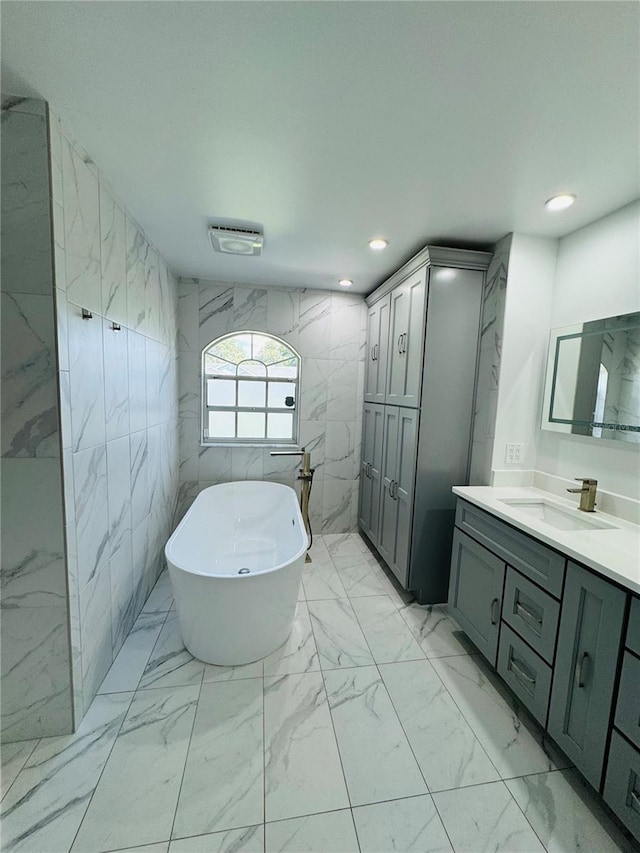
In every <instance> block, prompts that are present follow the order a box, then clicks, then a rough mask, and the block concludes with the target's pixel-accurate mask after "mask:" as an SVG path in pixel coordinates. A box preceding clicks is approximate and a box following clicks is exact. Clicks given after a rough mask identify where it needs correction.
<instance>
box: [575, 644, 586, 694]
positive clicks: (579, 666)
mask: <svg viewBox="0 0 640 853" xmlns="http://www.w3.org/2000/svg"><path fill="white" fill-rule="evenodd" d="M588 659H589V652H582V654H581V655H580V656H579V658H578V660H577V662H576V672H575V682H576V687H584V685H585V679H584V665H585V661H587V660H588Z"/></svg>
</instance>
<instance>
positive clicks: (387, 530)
mask: <svg viewBox="0 0 640 853" xmlns="http://www.w3.org/2000/svg"><path fill="white" fill-rule="evenodd" d="M399 415H400V409H398V408H396V407H395V406H385V407H384V434H383V449H382V477H381V480H382V485H381V487H380V523H379V526H378V551H380V553H381V554H382V556H383V557H384V559H385V560H386V562H387V563H388V565H389V566H391V565H392V564H393V559H394V552H395V543H396V533H397V529H398V503H397V501H396V500H394V497H393V492H394V488H395V486H394V484H395V482H396V480H397V464H398V421H399Z"/></svg>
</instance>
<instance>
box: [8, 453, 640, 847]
mask: <svg viewBox="0 0 640 853" xmlns="http://www.w3.org/2000/svg"><path fill="white" fill-rule="evenodd" d="M5 461H6V460H5ZM9 461H10V462H15V461H16V460H9ZM154 524H155V522H152V521H149V519H146V520H145V527H146V528H150V527H152V526H153V525H154ZM154 536H155V534H154V533H153V532H152V533H148V530H147V532H145V534H144V541H145V542H150V541H151V540H152V539H153V538H154ZM360 541H361V540H359V539H358V538H357V537H354V538H353V539H352V538H350V537H348V536H340V537H337V536H334V537H329V538H328V540H327V542H325V540H324V537H322V536H317V537H316V538H315V541H314V544H313V547H312V556H313V559H314V561H317V564H318V565H320V566H327V565H331V564H332V563H333V564H334V565H336V563H334V562H333V558H332V557H331V556H330V551H329V548H328V547H327V545H329V547H330V548H332V549H333V550H334V551H335V550H341V551H344V550H347V551H351V550H353V551H354V552H355V551H356V549H357V548H358V546H359V543H360ZM147 550H150V546H149V547H148V548H147ZM361 559H362V558H361ZM145 560H147V557H146V556H145ZM335 560H336V561H337V562H343V564H344V565H346V566H347V567H348V566H353V565H357V562H354V561H357V560H358V556H357V553H354V554H353V556H352V557H349V556H343V557H336V558H335ZM313 565H314V564H313V563H312V564H311V566H313ZM342 571H344V568H343V569H341V570H339V573H340V572H342ZM384 583H385V584H389V585H390V583H391V582H390V581H388V579H387V578H386V577H385V578H384ZM388 588H389V589H390V588H391V587H390V586H389V587H388ZM169 589H170V584H169V583H168V576H167V574H166V572H165V573H164V574H162V575H161V576H160V578H159V580H158V582H157V584H156V585H155V588H154V591H153V593H152V598H150V602H151V606H152V607H158V606H162V607H166V606H167V604H168V597H167V593H168V591H169ZM380 597H384V596H377V597H374V599H373V600H374V601H375V598H380ZM359 600H360V601H366V600H367V597H366V596H365V597H359ZM389 601H390V602H391V606H394V607H395V606H396V605H395V602H393V600H392V598H391V597H389ZM324 604H328V605H335V604H336V600H328V601H324V602H323V601H315V602H314V601H312V602H310V603H309V606H310V607H311V608H313V607H317V606H321V605H324ZM306 609H307V604H306V602H305V601H304V600H302V601H300V603H299V609H298V615H297V618H296V624H297V625H298V632H297V633H296V631H295V629H294V632H293V633H292V636H291V638H290V640H289V641H288V642H287V643H285V644H284V646H283V647H282V649H281V650H279V652H280V657H278V654H277V653H276V655H274V656H272V657H271V658H270V659H266V660H265V661H257V662H255V663H253V664H248V665H246V666H242V667H215V666H210V665H204V664H200V663H199V662H196V661H193V660H192V659H191V658H190V656H189V655H188V653H186V651H185V650H184V648H183V647H182V644H181V641H180V639H179V634H178V633H176V631H175V630H173V629H170V628H168V629H167V630H166V631H164V632H163V637H161V638H159V634H160V631H161V626H162V624H163V623H164V622H165V621H166V620H167V619H168V618H169V619H170V618H171V617H172V615H173V617H174V618H175V611H170V612H169V613H167V612H166V611H161V612H157V611H151V612H144V613H142V614H141V615H140V616H139V618H138V620H137V622H136V624H135V626H134V629H133V631H132V632H131V634H130V635H129V637H128V638H127V640H126V641H125V643H124V645H123V647H122V649H121V651H120V654H119V655H118V657H117V658H116V661H115V662H114V664H113V666H112V668H111V670H110V672H109V673H108V675H107V678H106V679H105V681H104V682H103V685H102V688H101V690H102V691H103V693H101V694H100V695H99V696H98V697H97V698H96V700H95V702H94V703H93V705H92V706H91V708H90V711H89V714H88V716H87V718H86V719H85V721H84V722H83V724H82V726H81V729H80V731H79V732H78V733H77V734H76V735H73V736H65V737H60V738H46V739H44V740H42V741H40V742H39V744H38V745H37V746H36V743H35V742H33V741H30V742H28V743H26V744H25V745H24V748H21V747H20V746H19V745H11V747H12V748H11V749H10V751H7V748H6V746H4V747H3V755H2V758H3V764H4V765H5V771H4V772H5V773H6V775H5V777H4V778H5V785H9V783H10V781H11V780H13V784H12V785H11V787H10V788H9V791H8V793H7V794H6V796H5V799H4V803H3V806H2V807H3V809H4V810H5V811H6V813H7V814H8V818H7V820H8V823H7V824H6V825H7V826H9V828H10V831H11V833H12V834H11V835H10V836H9V837H8V838H7V842H6V849H7V853H8V851H9V850H10V849H11V850H13V849H14V848H15V849H17V850H25V853H32V851H34V850H47V853H49V851H53V850H55V851H56V853H58V851H60V853H68V851H69V848H70V847H71V846H72V847H73V850H74V853H79V851H85V853H90V852H91V853H97V851H103V853H106V851H115V850H117V851H120V853H133V851H134V850H135V851H141V853H168V851H169V852H170V851H173V853H176V851H177V853H199V851H202V853H204V851H207V853H209V852H210V851H218V853H250V851H252V852H253V851H254V853H258V851H264V850H265V849H266V850H268V851H276V850H282V851H285V850H286V851H291V853H299V851H304V850H310V851H316V853H338V851H339V853H343V851H350V850H353V851H357V850H358V849H359V850H360V851H365V853H366V851H369V853H372V851H376V853H389V851H416V853H424V852H425V851H426V853H440V851H441V853H451V850H452V849H453V850H455V851H456V853H457V851H458V850H462V851H464V850H468V851H470V853H476V851H478V850H487V851H518V850H524V851H536V850H539V851H541V850H542V846H541V845H540V842H539V840H540V841H542V842H543V843H544V845H545V846H546V847H547V848H548V850H549V851H552V853H554V851H569V853H582V851H587V850H589V851H593V853H595V851H596V850H597V851H598V853H601V851H602V853H614V851H616V850H621V851H625V853H626V851H627V850H629V849H630V848H629V845H628V843H627V842H626V841H625V840H624V838H622V836H621V835H620V833H619V832H618V831H617V830H616V829H615V827H614V826H613V824H612V822H611V820H610V819H609V818H608V817H607V815H606V814H605V812H604V810H603V809H602V807H601V806H600V805H599V804H598V802H597V801H596V799H595V797H594V796H593V795H591V794H589V792H588V788H587V786H586V785H585V784H584V783H583V782H582V781H581V780H580V777H579V776H578V774H577V773H576V771H569V772H561V771H548V770H547V769H546V767H545V768H544V769H543V771H542V772H538V771H535V770H533V771H532V767H534V766H535V764H536V761H537V760H538V759H539V760H540V761H547V759H546V756H545V757H544V759H541V758H540V756H541V755H544V753H543V751H542V750H541V749H540V747H539V745H538V744H539V741H541V739H542V738H541V730H540V729H539V728H538V727H537V726H536V725H535V724H531V731H530V732H529V733H528V734H526V729H525V727H524V724H523V723H522V722H521V721H520V720H519V718H518V716H517V714H516V713H515V708H514V709H510V706H509V703H507V702H505V701H504V698H503V697H502V694H501V693H500V691H499V690H496V689H495V688H494V686H493V684H492V682H491V679H490V678H488V676H487V671H486V666H485V665H484V664H483V663H482V661H481V659H480V658H479V657H478V656H477V655H465V654H463V655H457V656H456V655H454V656H450V657H439V658H433V659H432V660H426V659H422V660H417V661H402V662H391V663H384V664H380V665H379V666H377V667H376V666H371V665H369V666H361V667H357V668H351V669H333V670H328V671H318V670H317V669H316V670H315V671H306V668H307V667H308V665H309V662H310V661H312V660H313V650H314V643H313V640H314V635H313V631H312V630H311V628H310V623H309V618H308V616H307V614H306ZM396 612H398V611H396ZM158 640H159V641H158ZM334 642H338V640H337V638H334ZM348 642H350V641H348ZM154 647H155V648H154ZM148 664H149V665H148ZM192 665H195V666H196V667H198V676H197V678H196V680H195V681H194V683H193V684H190V685H187V684H185V685H184V686H167V687H166V688H163V687H157V686H156V684H158V685H162V684H163V683H164V684H167V685H172V684H173V683H177V681H181V680H182V679H183V678H190V677H191V676H192V675H193V674H194V673H193V672H191V674H189V672H190V670H189V667H190V666H192ZM313 665H314V666H316V667H317V658H316V659H315V663H314V664H313ZM274 666H275V667H283V668H284V671H288V672H289V673H291V674H286V675H285V674H282V675H270V674H269V673H270V671H274V670H273V667H274ZM452 667H453V668H454V669H455V672H457V675H456V676H455V677H454V675H453V674H452V672H453V670H452ZM444 668H447V670H451V671H450V672H449V675H448V676H447V674H446V673H445V674H444V676H443V678H441V677H440V674H442V673H441V672H440V671H441V670H443V669H444ZM145 669H146V671H147V674H149V673H150V672H151V671H152V670H155V673H154V677H155V675H157V676H158V680H157V682H156V684H154V683H150V684H149V686H148V687H144V688H141V687H140V679H141V677H142V675H143V673H144V672H145ZM296 670H299V671H297V672H296ZM436 670H437V671H438V672H436ZM438 673H440V674H438ZM263 674H264V676H265V677H264V678H263ZM163 679H165V680H164V681H163ZM325 689H326V693H325ZM134 691H137V692H135V694H134ZM133 694H134V698H133V702H132V704H131V705H130V707H129V711H128V714H127V719H126V721H125V722H124V725H123V726H122V729H121V730H120V734H119V735H118V730H119V729H120V723H121V721H122V719H123V717H124V714H125V711H126V710H127V707H128V706H129V702H130V700H131V697H132V695H133ZM327 694H328V700H327ZM96 715H97V716H96ZM489 718H491V719H490V720H489ZM100 720H102V723H101V722H100ZM263 720H264V723H263ZM263 725H264V728H263ZM527 725H529V724H527ZM263 732H264V742H263ZM116 736H117V737H116ZM79 739H82V743H80V742H79ZM34 746H36V749H35V751H34V752H32V750H33V748H34ZM112 746H113V749H111V747H112ZM47 749H48V750H49V753H47V756H50V758H51V760H50V761H49V760H44V758H45V757H46V756H45V753H44V752H43V750H45V751H46V750H47ZM492 749H493V751H494V753H495V754H496V755H497V756H498V758H499V759H500V760H501V761H502V765H501V766H503V769H505V770H507V771H508V773H509V778H506V780H505V783H504V784H503V783H502V782H501V781H499V778H500V777H499V773H498V770H497V769H496V768H495V767H494V766H493V764H492V762H491V761H490V760H489V757H488V755H487V752H489V753H491V750H492ZM74 750H75V752H74ZM485 750H486V751H485ZM511 750H513V751H514V755H515V757H516V759H517V760H516V761H515V762H514V761H513V760H512V759H509V758H508V757H505V756H503V755H502V753H503V751H504V753H505V754H507V755H508V753H509V752H510V751H511ZM30 753H31V755H30ZM38 756H39V758H38V760H36V758H37V757H38ZM536 756H537V757H536ZM534 759H535V760H534ZM67 765H68V766H67ZM516 765H518V766H517V767H516ZM151 768H152V769H151ZM420 771H421V772H420ZM515 771H518V777H517V778H514V776H513V775H511V774H513V773H514V772H515ZM532 773H533V775H532ZM345 777H346V781H345ZM414 784H415V788H413V787H409V790H407V786H412V785H414ZM505 785H506V786H507V787H505ZM263 786H264V799H263V795H262V791H263ZM507 788H508V789H509V790H510V791H511V794H513V797H512V796H511V794H510V793H509V790H507ZM429 789H430V790H431V794H429V793H428V790H429ZM347 791H348V792H349V794H350V797H349V796H348V794H347ZM263 803H264V805H265V806H266V809H265V813H264V814H263V811H262V809H263ZM518 806H520V808H518ZM85 812H86V814H85ZM114 814H117V815H118V820H114V819H113V815H114ZM83 815H84V820H83ZM81 822H82V825H81ZM354 826H355V829H354ZM78 828H79V832H78V834H77V839H76V841H75V842H74V837H75V836H76V832H77V830H78ZM48 833H50V835H49V834H48ZM16 837H17V838H19V839H20V840H19V841H18V842H17V844H14V841H15V838H16ZM50 837H51V838H52V839H53V843H50ZM33 839H35V842H34V841H33ZM45 839H46V840H45ZM170 839H172V840H170ZM538 839H539V840H538Z"/></svg>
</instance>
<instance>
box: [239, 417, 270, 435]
mask: <svg viewBox="0 0 640 853" xmlns="http://www.w3.org/2000/svg"><path fill="white" fill-rule="evenodd" d="M238 438H264V412H238Z"/></svg>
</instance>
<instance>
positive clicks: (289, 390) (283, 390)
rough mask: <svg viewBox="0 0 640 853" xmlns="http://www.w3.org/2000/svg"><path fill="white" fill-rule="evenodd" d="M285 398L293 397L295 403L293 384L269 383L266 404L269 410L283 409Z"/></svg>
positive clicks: (294, 387)
mask: <svg viewBox="0 0 640 853" xmlns="http://www.w3.org/2000/svg"><path fill="white" fill-rule="evenodd" d="M285 397H293V399H294V401H295V402H297V401H296V386H295V385H294V384H293V382H270V383H269V400H268V402H267V406H268V407H269V408H270V409H284V408H285V402H284V400H285ZM292 409H293V407H292Z"/></svg>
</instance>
